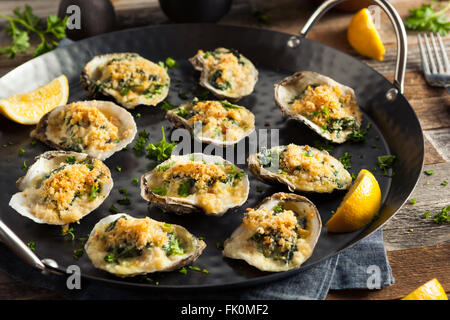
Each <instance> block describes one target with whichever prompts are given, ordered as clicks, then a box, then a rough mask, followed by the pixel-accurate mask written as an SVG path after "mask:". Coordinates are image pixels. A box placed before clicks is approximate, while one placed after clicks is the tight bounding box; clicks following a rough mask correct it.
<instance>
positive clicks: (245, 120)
mask: <svg viewBox="0 0 450 320" xmlns="http://www.w3.org/2000/svg"><path fill="white" fill-rule="evenodd" d="M192 111H193V113H194V115H193V116H192V117H191V118H189V119H188V120H187V121H188V123H189V124H190V125H191V126H192V127H194V125H195V124H196V123H197V122H201V124H202V126H201V135H202V136H203V137H210V138H213V139H218V140H222V141H238V140H240V139H242V137H244V136H245V135H246V133H247V132H248V130H249V128H253V127H254V126H255V116H254V115H253V113H251V112H250V111H248V110H247V109H245V108H243V107H238V106H236V107H234V105H233V108H226V107H225V106H224V105H223V104H222V103H221V102H219V101H200V102H197V103H195V104H194V106H193V108H192Z"/></svg>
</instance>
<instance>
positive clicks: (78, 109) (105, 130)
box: [45, 102, 131, 152]
mask: <svg viewBox="0 0 450 320" xmlns="http://www.w3.org/2000/svg"><path fill="white" fill-rule="evenodd" d="M119 127H120V122H119V120H118V119H117V118H115V117H113V116H107V115H106V114H104V113H103V112H101V111H100V110H99V109H98V108H96V107H95V106H94V105H86V104H84V103H82V102H74V103H71V104H69V105H68V106H67V107H65V108H63V109H61V112H59V113H58V114H56V115H54V116H52V117H50V118H49V120H48V125H47V130H46V133H45V134H46V136H47V139H49V140H50V141H52V142H54V143H56V144H58V145H60V146H62V147H63V148H64V149H65V150H72V151H77V152H84V151H87V152H90V151H96V150H97V151H108V150H111V149H112V148H114V147H115V146H116V144H117V143H119V142H120V140H121V139H124V138H127V137H128V136H129V135H130V133H131V132H130V131H129V130H126V131H124V132H120V130H119Z"/></svg>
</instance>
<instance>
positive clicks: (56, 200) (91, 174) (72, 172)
mask: <svg viewBox="0 0 450 320" xmlns="http://www.w3.org/2000/svg"><path fill="white" fill-rule="evenodd" d="M16 184H17V188H18V189H19V190H20V192H18V193H16V194H14V195H13V196H12V198H11V200H10V201H9V205H10V206H11V207H12V208H13V209H14V210H16V211H17V212H18V213H20V214H21V215H23V216H25V217H27V218H30V219H31V220H33V221H34V222H37V223H45V224H53V225H65V224H69V223H73V222H78V221H79V220H80V219H81V218H83V217H84V216H85V215H87V214H89V213H90V212H92V211H93V210H95V209H96V208H97V207H98V206H100V205H101V204H102V203H103V201H104V200H105V199H106V198H107V197H108V195H109V193H110V191H111V189H112V187H113V180H112V178H111V172H110V171H109V169H108V167H107V166H106V165H105V164H104V163H103V162H102V161H100V160H98V159H94V158H91V157H89V156H88V155H87V154H85V153H77V152H67V151H47V152H45V153H43V154H41V155H40V156H38V157H36V161H35V163H34V164H33V165H31V166H30V167H29V168H28V171H27V173H26V174H25V176H23V177H21V178H20V179H19V180H17V183H16Z"/></svg>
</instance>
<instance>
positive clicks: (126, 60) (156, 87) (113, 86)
mask: <svg viewBox="0 0 450 320" xmlns="http://www.w3.org/2000/svg"><path fill="white" fill-rule="evenodd" d="M98 71H99V72H101V77H100V79H99V80H97V82H96V83H97V85H98V86H99V87H100V89H101V90H105V89H106V90H113V91H115V92H116V93H117V94H118V97H120V100H123V101H126V102H133V101H137V100H138V99H139V97H141V96H144V97H145V98H146V99H153V98H154V97H157V96H160V95H162V92H163V91H167V90H168V89H167V88H168V86H169V81H170V80H169V76H168V74H167V72H166V70H165V69H164V68H163V67H161V66H159V65H157V64H155V63H153V62H151V61H149V60H147V59H144V58H142V57H140V56H138V55H137V54H128V55H125V56H123V57H119V58H113V59H111V60H109V61H108V62H107V63H106V64H104V65H102V66H100V67H99V68H98Z"/></svg>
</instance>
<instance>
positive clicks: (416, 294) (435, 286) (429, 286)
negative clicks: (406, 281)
mask: <svg viewBox="0 0 450 320" xmlns="http://www.w3.org/2000/svg"><path fill="white" fill-rule="evenodd" d="M402 300H448V297H447V295H446V294H445V290H444V288H443V287H442V285H441V284H440V283H439V281H438V280H437V279H436V278H434V279H432V280H430V281H428V282H427V283H425V284H423V285H421V286H420V287H418V288H417V289H416V290H414V291H413V292H411V293H410V294H408V295H407V296H406V297H404V298H403V299H402Z"/></svg>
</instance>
